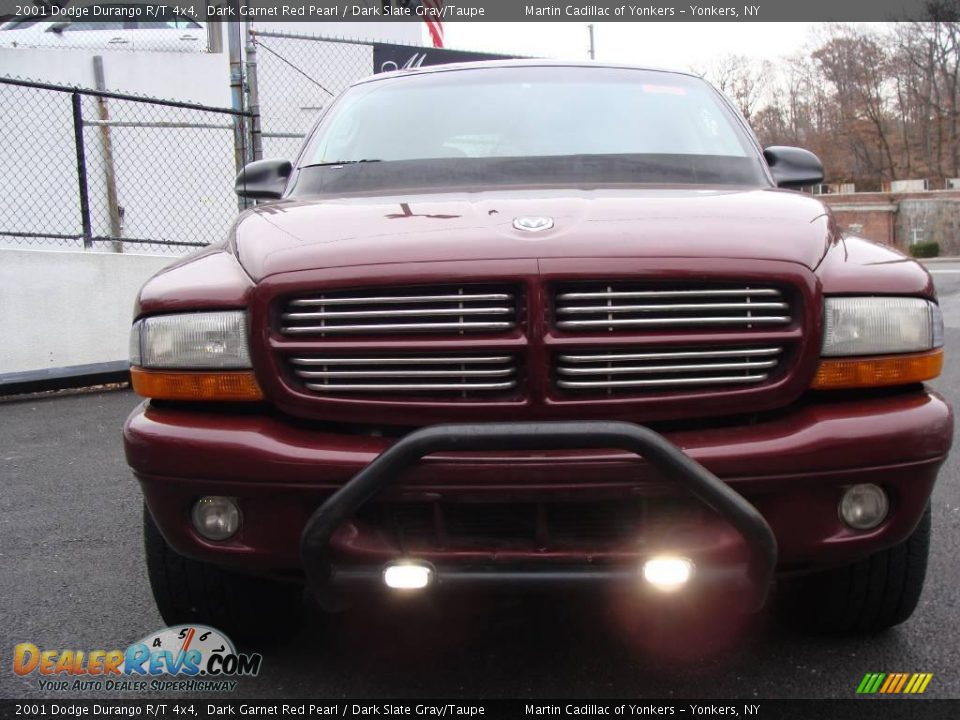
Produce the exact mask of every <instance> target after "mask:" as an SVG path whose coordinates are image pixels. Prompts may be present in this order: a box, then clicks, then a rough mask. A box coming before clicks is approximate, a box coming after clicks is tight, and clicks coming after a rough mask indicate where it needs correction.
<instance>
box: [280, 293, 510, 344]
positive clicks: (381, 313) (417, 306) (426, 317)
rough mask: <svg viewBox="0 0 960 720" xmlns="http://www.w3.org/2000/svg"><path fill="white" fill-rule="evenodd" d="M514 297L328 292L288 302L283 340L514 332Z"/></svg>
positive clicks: (283, 315)
mask: <svg viewBox="0 0 960 720" xmlns="http://www.w3.org/2000/svg"><path fill="white" fill-rule="evenodd" d="M516 323H517V296H516V294H515V293H514V292H507V291H504V288H489V287H485V286H475V285H465V286H456V285H453V286H451V285H444V286H438V287H430V288H417V289H411V288H396V289H389V288H387V289H385V288H377V289H375V290H370V291H366V292H365V291H362V290H349V291H333V292H330V293H325V294H323V295H318V296H316V297H306V298H296V299H294V300H291V301H289V302H288V303H287V304H286V306H285V307H284V308H283V311H282V312H281V314H280V332H281V333H283V334H285V335H297V336H305V335H307V336H309V335H319V336H321V337H325V336H330V335H346V334H352V335H363V334H388V333H428V334H429V333H437V334H442V333H454V334H463V333H468V332H504V331H507V330H510V329H512V328H514V327H515V326H516Z"/></svg>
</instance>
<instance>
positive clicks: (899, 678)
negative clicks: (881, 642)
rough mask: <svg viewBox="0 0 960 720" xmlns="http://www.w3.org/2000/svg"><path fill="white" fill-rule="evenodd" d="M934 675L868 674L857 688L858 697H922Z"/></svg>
mask: <svg viewBox="0 0 960 720" xmlns="http://www.w3.org/2000/svg"><path fill="white" fill-rule="evenodd" d="M932 679H933V673H867V674H866V675H864V676H863V679H862V680H861V681H860V684H859V685H858V686H857V694H858V695H874V694H877V693H879V694H881V695H900V694H903V695H922V694H923V693H924V692H925V691H926V689H927V686H928V685H929V684H930V681H931V680H932Z"/></svg>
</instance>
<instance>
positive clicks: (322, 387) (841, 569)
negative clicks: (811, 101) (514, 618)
mask: <svg viewBox="0 0 960 720" xmlns="http://www.w3.org/2000/svg"><path fill="white" fill-rule="evenodd" d="M821 176H822V168H821V165H820V162H819V160H817V158H816V157H815V156H813V155H812V154H811V153H809V152H806V151H804V150H800V149H797V148H789V147H771V148H767V149H766V150H764V149H763V148H761V147H760V146H759V145H758V143H757V141H756V139H755V138H754V136H753V134H752V132H751V131H750V129H749V128H748V127H747V125H746V123H745V122H744V120H743V119H742V117H741V116H740V115H739V114H738V113H737V112H736V111H735V110H734V109H733V108H732V106H731V105H730V104H729V102H728V101H727V100H726V99H725V98H724V97H723V96H721V95H720V94H719V93H718V92H717V91H716V90H714V89H713V88H712V87H711V86H710V85H709V84H707V83H706V82H704V81H703V80H701V79H699V78H696V77H692V76H688V75H685V74H681V73H671V72H663V71H651V70H643V69H637V68H630V67H619V66H603V65H592V64H591V65H586V64H579V65H578V64H569V63H550V62H532V61H513V62H495V63H478V64H468V65H459V66H441V67H434V68H423V69H420V70H418V71H414V72H409V73H399V74H398V73H393V74H387V75H381V76H377V77H373V78H370V79H367V80H362V81H360V82H357V83H356V84H354V85H353V86H352V87H351V88H349V89H348V90H347V91H346V92H344V93H343V94H342V95H341V96H340V97H339V98H338V99H337V100H336V101H335V102H334V103H332V105H331V106H330V107H329V108H328V109H327V110H326V111H325V112H324V114H323V116H322V117H321V119H320V120H319V122H318V123H317V125H316V126H315V127H314V128H313V130H312V131H311V132H310V133H309V134H308V136H307V139H306V142H305V144H304V146H303V149H302V151H301V152H300V155H299V157H298V158H297V159H296V161H295V162H292V163H291V162H287V161H275V160H261V161H257V162H254V163H252V164H251V165H248V166H247V167H246V168H245V169H244V171H243V172H242V173H241V174H240V176H239V177H238V178H237V191H238V192H239V193H240V194H241V195H245V196H246V197H248V198H254V199H257V200H260V201H262V202H261V203H260V204H259V205H258V206H257V207H255V208H253V209H251V210H248V211H246V212H244V213H242V214H241V215H240V217H239V219H238V220H237V221H236V223H235V225H234V227H233V228H232V230H231V232H230V235H229V238H228V239H227V240H226V241H225V242H224V243H223V244H221V245H218V246H216V247H211V248H209V249H208V250H205V251H203V252H201V253H199V254H197V255H194V256H192V257H189V258H187V259H184V260H182V261H180V262H178V263H176V264H174V265H173V266H171V267H169V268H168V269H166V270H164V271H163V272H161V273H160V274H158V275H157V276H155V277H154V278H153V279H151V280H150V281H148V282H147V284H146V285H145V286H144V288H143V290H142V292H141V294H140V297H139V300H138V304H137V307H136V320H135V324H134V327H133V334H132V342H131V354H132V358H131V364H132V369H131V373H132V379H133V386H134V388H135V389H136V391H137V392H138V393H140V394H141V395H143V396H145V397H146V398H148V401H147V402H145V403H144V404H143V405H142V406H141V407H139V408H137V409H136V410H135V411H134V412H133V414H132V415H131V416H130V418H129V419H128V421H127V423H126V427H125V430H124V433H125V440H126V452H127V457H128V460H129V463H130V465H131V466H132V468H133V470H134V472H135V473H136V476H137V478H138V479H139V481H140V484H141V486H142V488H143V493H144V496H145V500H146V509H147V512H146V513H145V515H144V523H145V536H146V549H147V562H148V567H149V575H150V579H151V582H152V586H153V591H154V594H155V597H156V600H157V603H158V606H159V608H160V611H161V613H162V614H163V616H164V618H165V619H166V620H167V621H168V622H170V623H180V622H190V621H192V622H206V623H209V624H212V625H214V626H217V627H221V628H223V629H225V630H229V631H233V632H238V633H241V634H244V633H246V634H249V633H251V632H253V631H261V632H263V631H266V630H267V628H269V627H270V626H271V625H276V624H282V623H284V622H288V621H289V619H290V618H291V617H293V616H294V614H295V613H294V611H295V610H296V608H297V607H299V604H300V602H301V599H302V597H303V589H304V587H306V588H307V590H308V591H309V593H310V594H311V595H312V596H313V597H318V596H319V597H321V598H327V597H329V596H330V594H337V595H341V594H342V592H341V590H349V589H350V588H363V589H365V590H364V591H366V592H369V591H370V589H371V587H373V588H376V587H381V588H382V587H384V586H385V587H387V588H392V589H394V590H395V591H398V592H403V593H413V592H415V591H417V590H420V591H421V592H435V591H438V590H441V589H443V588H449V587H467V588H472V587H478V586H480V585H483V584H486V585H495V586H510V585H511V584H519V583H536V582H538V581H539V582H542V583H558V584H561V585H563V586H564V587H565V586H566V584H568V583H574V582H577V583H578V584H579V585H581V586H582V585H584V584H589V583H593V584H594V586H595V587H596V588H598V589H599V588H601V587H603V586H605V585H610V586H614V585H618V584H621V585H619V586H620V587H623V586H624V585H623V584H625V586H626V587H628V588H630V589H631V592H634V593H636V595H637V597H639V598H640V599H641V600H648V601H649V602H651V603H656V602H658V598H659V599H660V602H662V601H663V598H664V597H669V598H672V599H677V598H681V597H682V598H684V603H687V602H688V601H689V602H691V603H694V604H695V603H696V602H701V603H703V604H704V605H706V604H709V605H710V606H711V607H726V606H730V607H734V606H736V607H737V608H738V609H739V610H743V611H751V610H756V609H759V608H761V607H763V606H764V604H765V603H766V601H767V598H768V595H769V593H770V590H771V588H772V586H773V585H774V582H775V581H776V582H778V583H779V584H780V587H785V588H786V589H785V593H786V594H789V595H790V597H792V598H798V599H799V598H802V602H798V603H797V610H798V611H800V612H802V613H805V614H806V615H807V619H808V620H811V621H813V622H814V623H815V624H816V625H818V626H820V627H823V628H831V629H864V630H876V629H881V628H885V627H888V626H890V625H894V624H896V623H899V622H902V621H903V620H905V619H906V618H908V617H909V616H910V614H911V612H912V611H913V609H914V608H915V606H916V604H917V601H918V598H919V595H920V592H921V588H922V585H923V580H924V574H925V567H926V557H927V549H928V545H929V538H930V508H929V502H930V496H931V491H932V488H933V485H934V482H935V480H936V476H937V471H938V469H939V467H940V465H941V464H942V462H943V461H944V458H945V457H946V455H947V452H948V450H949V448H950V443H951V438H952V423H953V420H952V414H951V410H950V408H949V407H948V405H947V404H946V402H944V400H943V399H942V398H941V397H940V396H938V395H937V394H936V393H934V392H932V391H930V390H928V389H926V388H925V387H924V385H923V381H925V380H928V379H930V378H933V377H936V376H937V375H938V374H939V372H940V369H941V365H942V359H943V358H942V344H943V323H942V318H941V314H940V309H939V306H938V304H937V300H936V296H935V293H934V288H933V285H932V283H931V279H930V276H929V275H928V273H927V272H926V271H925V270H924V269H923V268H922V267H921V266H919V265H918V264H916V263H915V262H913V261H912V260H909V259H907V258H905V257H904V256H902V255H900V254H899V253H897V252H896V251H894V250H892V249H889V248H886V247H883V246H880V245H876V244H873V243H871V242H869V241H867V240H864V239H861V238H859V237H853V236H850V235H845V234H843V233H841V231H840V230H839V229H838V227H837V224H836V222H835V221H834V218H833V217H832V215H831V213H830V211H829V209H828V208H827V207H825V206H824V205H823V204H822V203H821V202H819V201H818V200H817V199H815V198H813V197H811V196H809V195H805V194H802V193H800V192H796V191H795V190H790V189H789V188H797V187H801V186H804V185H810V184H813V183H816V182H819V181H820V179H821Z"/></svg>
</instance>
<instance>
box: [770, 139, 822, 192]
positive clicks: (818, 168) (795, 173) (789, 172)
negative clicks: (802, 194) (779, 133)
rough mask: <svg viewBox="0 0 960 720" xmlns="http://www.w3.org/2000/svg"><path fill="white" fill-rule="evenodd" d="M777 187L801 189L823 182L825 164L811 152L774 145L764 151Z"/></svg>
mask: <svg viewBox="0 0 960 720" xmlns="http://www.w3.org/2000/svg"><path fill="white" fill-rule="evenodd" d="M763 157H764V158H765V159H766V161H767V165H769V166H770V172H771V173H773V179H774V180H775V181H776V183H777V187H782V188H799V187H804V186H805V185H816V184H817V183H819V182H821V181H822V180H823V163H821V162H820V158H818V157H817V156H816V155H814V154H813V153H812V152H810V151H809V150H804V149H803V148H798V147H787V146H785V145H774V146H773V147H768V148H767V149H765V150H764V151H763Z"/></svg>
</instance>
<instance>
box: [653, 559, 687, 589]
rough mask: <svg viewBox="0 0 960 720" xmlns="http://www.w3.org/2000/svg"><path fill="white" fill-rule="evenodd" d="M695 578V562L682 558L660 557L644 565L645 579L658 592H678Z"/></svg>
mask: <svg viewBox="0 0 960 720" xmlns="http://www.w3.org/2000/svg"><path fill="white" fill-rule="evenodd" d="M691 577H693V561H692V560H689V559H687V558H682V557H667V556H665V555H664V556H660V557H654V558H650V559H649V560H647V561H646V562H645V563H644V564H643V579H644V580H646V581H647V582H648V583H650V584H651V585H653V586H654V587H655V588H657V589H658V590H678V589H679V588H682V587H683V586H684V585H686V584H687V583H688V582H689V581H690V578H691Z"/></svg>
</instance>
